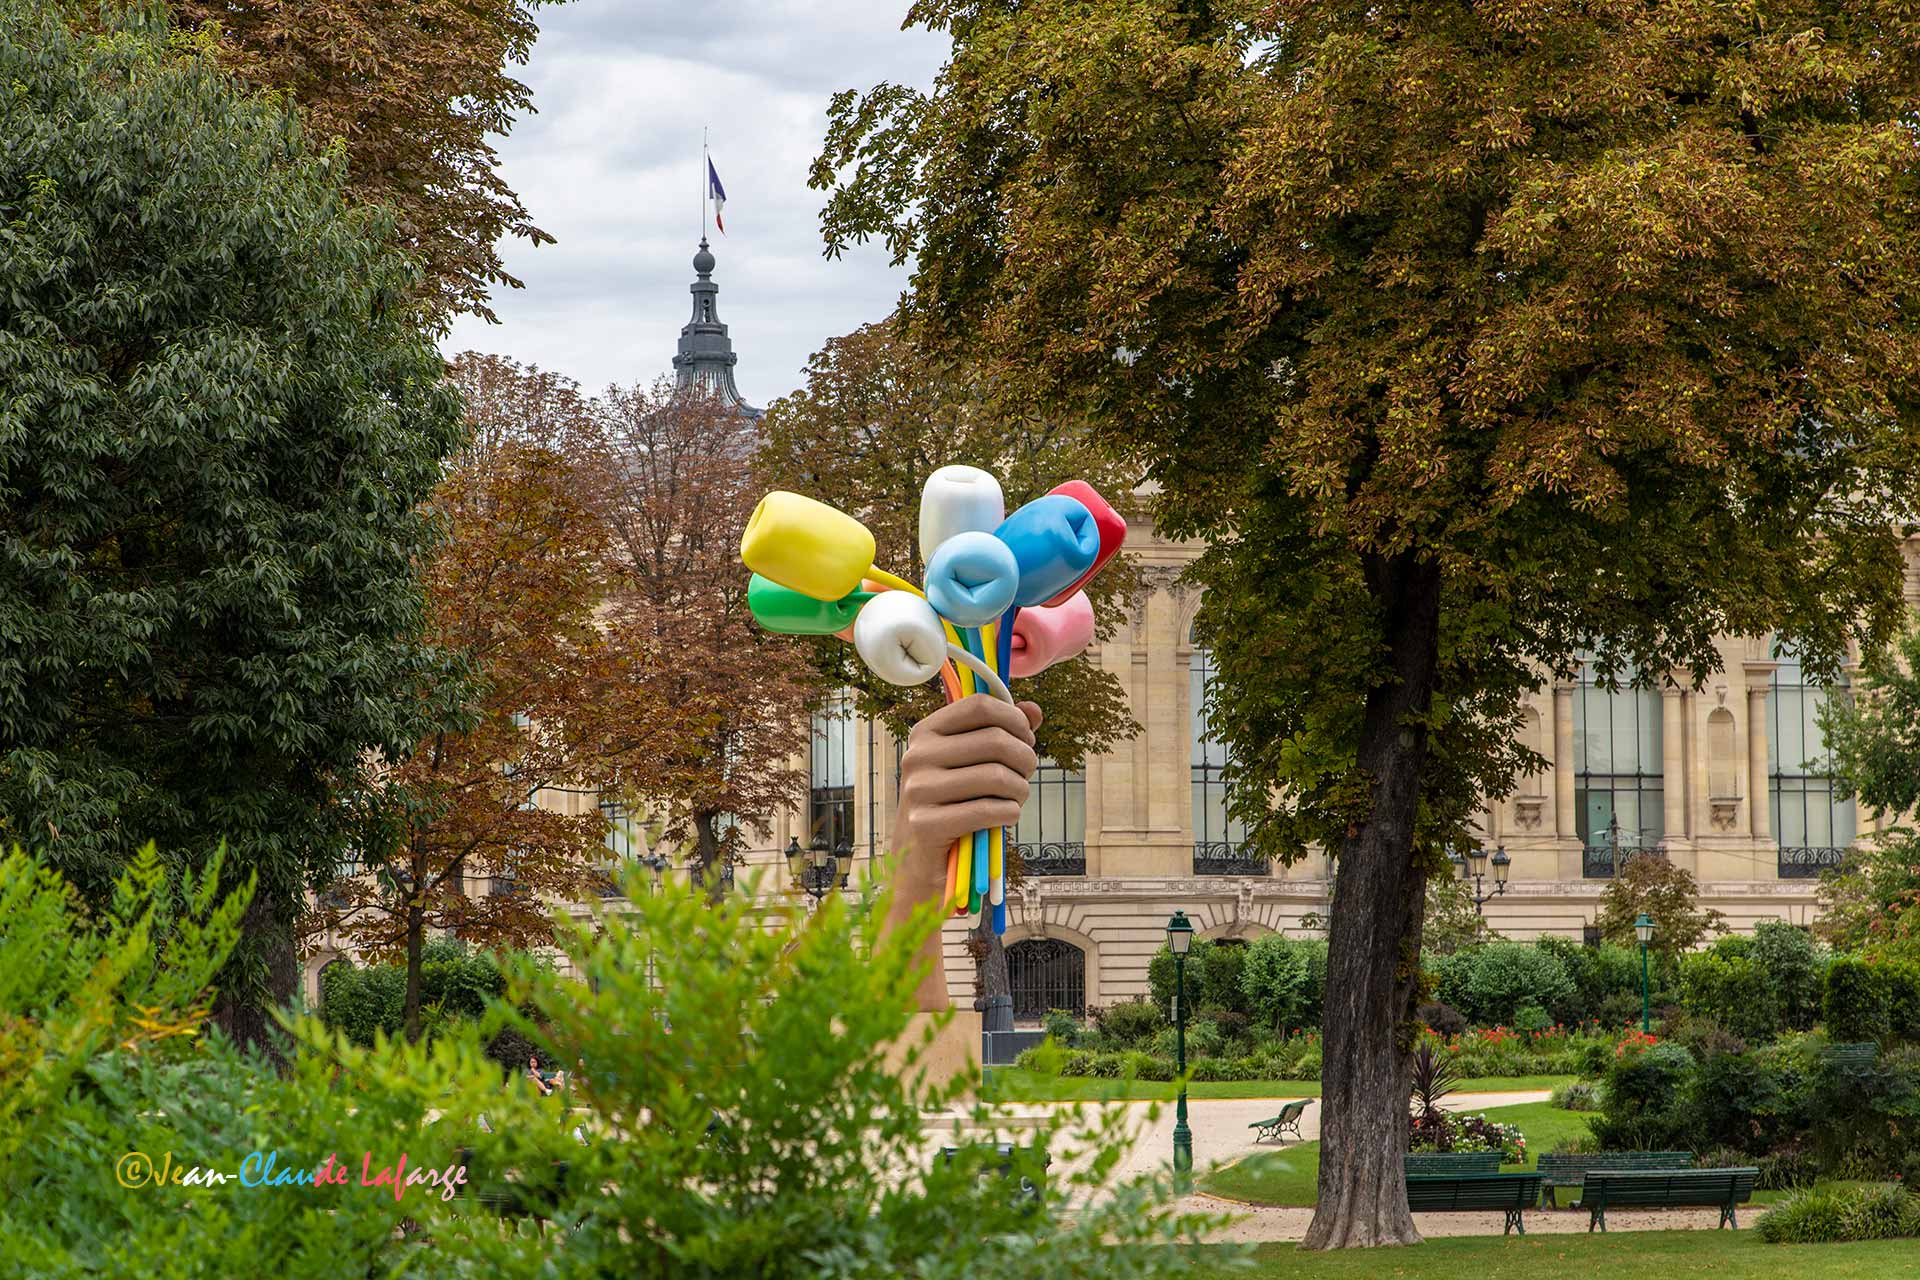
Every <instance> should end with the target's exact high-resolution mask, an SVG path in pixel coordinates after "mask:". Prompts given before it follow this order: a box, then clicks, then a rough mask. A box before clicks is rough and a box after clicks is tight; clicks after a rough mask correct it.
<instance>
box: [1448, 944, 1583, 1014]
mask: <svg viewBox="0 0 1920 1280" xmlns="http://www.w3.org/2000/svg"><path fill="white" fill-rule="evenodd" d="M1439 977H1440V991H1439V995H1440V998H1441V999H1442V1000H1444V1001H1445V1002H1446V1003H1448V1004H1450V1005H1452V1006H1454V1007H1455V1008H1456V1009H1459V1010H1460V1011H1461V1012H1463V1013H1465V1014H1466V1015H1467V1016H1468V1017H1469V1018H1471V1019H1473V1020H1474V1021H1475V1022H1476V1023H1479V1024H1481V1025H1483V1026H1511V1025H1512V1024H1513V1020H1514V1014H1515V1013H1516V1012H1518V1011H1519V1009H1520V1007H1521V1006H1522V1005H1527V1004H1534V1005H1540V1006H1542V1007H1545V1008H1552V1007H1555V1006H1561V1005H1565V1004H1567V1003H1569V1002H1570V1001H1571V1000H1572V999H1573V997H1574V995H1575V988H1574V985H1573V979H1572V978H1570V977H1568V976H1567V971H1566V968H1565V966H1564V965H1562V964H1561V962H1560V960H1559V958H1558V957H1556V956H1555V955H1554V954H1553V953H1552V952H1549V951H1543V950H1541V949H1540V948H1538V947H1533V946H1528V945H1525V944H1522V943H1516V942H1495V943H1490V944H1488V945H1487V946H1484V947H1476V948H1473V949H1472V950H1468V951H1461V952H1457V953H1455V954H1454V955H1452V956H1448V957H1446V958H1445V962H1444V964H1443V967H1442V968H1441V969H1440V972H1439Z"/></svg>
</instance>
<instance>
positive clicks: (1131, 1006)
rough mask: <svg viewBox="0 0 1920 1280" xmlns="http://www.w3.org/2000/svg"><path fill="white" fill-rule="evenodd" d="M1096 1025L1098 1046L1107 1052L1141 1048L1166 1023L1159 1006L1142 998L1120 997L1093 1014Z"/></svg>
mask: <svg viewBox="0 0 1920 1280" xmlns="http://www.w3.org/2000/svg"><path fill="white" fill-rule="evenodd" d="M1093 1018H1094V1023H1095V1025H1096V1026H1098V1027H1099V1029H1100V1038H1099V1041H1100V1047H1101V1048H1102V1049H1104V1050H1107V1051H1108V1052H1113V1051H1117V1050H1121V1049H1135V1048H1144V1047H1146V1046H1147V1045H1148V1044H1151V1043H1152V1042H1153V1037H1154V1033H1155V1032H1157V1031H1159V1030H1160V1028H1161V1027H1163V1026H1165V1025H1166V1019H1164V1018H1163V1017H1161V1015H1160V1010H1158V1009H1157V1008H1155V1007H1154V1006H1153V1005H1152V1004H1150V1003H1148V1002H1147V1001H1145V1000H1123V1001H1121V1002H1120V1003H1119V1004H1111V1005H1108V1006H1107V1007H1106V1008H1104V1009H1101V1010H1099V1011H1098V1012H1096V1013H1095V1014H1094V1015H1093Z"/></svg>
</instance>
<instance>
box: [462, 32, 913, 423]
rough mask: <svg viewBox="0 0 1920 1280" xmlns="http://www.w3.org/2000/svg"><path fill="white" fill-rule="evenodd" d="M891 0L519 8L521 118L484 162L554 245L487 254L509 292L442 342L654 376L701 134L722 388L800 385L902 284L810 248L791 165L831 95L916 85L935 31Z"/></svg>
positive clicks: (678, 287)
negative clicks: (707, 144) (714, 213)
mask: <svg viewBox="0 0 1920 1280" xmlns="http://www.w3.org/2000/svg"><path fill="white" fill-rule="evenodd" d="M906 8H907V0H700V2H695V3H667V2H666V0H571V3H567V4H564V5H559V6H557V7H550V8H549V7H543V8H541V9H540V10H539V11H538V16H539V19H540V24H541V31H540V41H539V44H538V45H536V46H535V48H534V51H533V59H532V61H531V63H529V65H528V66H527V67H525V68H523V69H522V71H521V78H522V79H524V80H525V81H526V82H527V83H528V84H529V85H530V86H531V87H532V89H533V99H534V105H535V107H536V108H537V109H538V114H536V115H534V116H532V117H530V118H527V119H523V120H521V121H520V122H519V124H518V125H516V127H515V128H514V131H513V133H512V135H511V136H510V137H508V138H507V139H506V140H505V141H504V142H503V143H501V144H500V155H501V161H502V170H503V172H504V173H505V175H506V179H507V182H508V183H509V185H511V186H512V187H513V188H514V190H516V191H518V192H519V193H520V197H521V199H522V200H523V201H524V202H525V204H526V206H527V208H528V210H529V211H530V212H531V213H532V215H533V219H534V224H535V225H536V226H539V227H541V228H542V229H544V230H545V231H547V232H548V233H550V234H551V235H553V236H555V237H557V238H558V240H559V243H558V244H550V245H542V246H541V247H540V248H538V249H534V248H530V247H528V246H527V244H526V242H525V241H522V240H508V241H506V242H505V243H504V244H503V246H502V254H503V256H504V257H505V259H506V264H507V269H508V270H509V271H511V272H512V273H513V274H514V275H516V276H518V277H519V278H520V279H521V280H523V281H525V282H526V288H525V289H504V290H498V291H496V293H495V295H494V298H493V308H494V310H495V311H496V312H498V313H499V316H500V320H501V323H500V324H498V325H491V324H487V323H486V322H485V321H481V320H476V319H472V318H468V317H463V318H462V319H461V320H459V321H458V322H456V324H455V325H454V329H453V333H452V335H451V337H450V338H449V340H448V341H447V343H446V344H445V345H446V350H447V351H448V352H449V353H451V352H456V351H466V350H478V351H486V352H493V353H497V354H500V355H506V356H512V357H513V358H514V359H517V360H521V361H526V362H530V363H533V364H536V365H539V366H540V367H541V368H543V369H549V370H552V371H554V372H556V373H564V374H566V375H568V376H569V377H572V378H575V379H577V380H578V381H580V382H581V383H583V384H584V385H585V386H586V387H587V388H588V389H589V390H595V391H597V390H599V389H600V388H602V387H604V386H605V385H606V384H607V383H609V382H620V383H623V384H624V383H632V382H636V381H651V380H652V379H653V378H654V377H655V376H658V375H660V374H663V373H667V372H669V371H670V370H671V367H672V366H671V363H670V362H671V360H672V358H673V351H674V345H675V343H676V342H677V341H678V339H679V336H680V326H681V325H683V324H685V323H686V322H687V317H688V315H689V313H690V311H691V306H692V302H691V298H690V296H689V295H688V293H687V285H688V284H689V283H690V282H691V281H692V280H693V268H692V266H691V260H692V257H693V253H694V249H695V247H696V244H697V242H698V240H699V236H700V180H701V169H700V133H701V129H702V128H703V127H704V128H708V129H709V130H710V131H711V137H712V148H713V163H714V167H715V168H716V169H717V170H719V173H720V180H721V182H722V183H724V184H725V186H726V189H727V209H726V214H725V217H726V222H727V234H725V235H720V234H718V233H710V238H711V240H712V245H713V252H714V255H715V257H716V258H717V259H718V260H719V263H718V266H717V267H716V268H715V270H714V280H715V281H716V282H717V283H718V284H719V286H720V318H721V319H722V320H723V321H725V322H726V323H727V325H728V326H729V328H730V329H731V332H732V337H733V346H734V350H735V351H736V352H738V353H739V356H740V363H739V365H738V366H737V368H736V369H735V375H736V379H737V381H738V383H739V386H740V391H741V393H742V394H743V395H745V396H746V398H747V399H748V400H749V401H750V402H752V403H754V404H757V405H761V406H765V405H767V404H768V403H770V402H771V401H773V400H775V399H777V398H778V397H780V396H782V395H785V394H786V393H787V392H789V391H791V390H793V389H794V388H795V387H797V386H799V385H800V383H801V382H802V380H803V379H802V374H803V370H804V368H805V366H806V361H807V357H808V356H809V355H811V354H812V353H813V352H814V351H816V350H818V349H819V347H820V344H821V343H822V342H823V341H824V340H825V339H827V338H831V337H833V336H835V335H837V334H841V333H845V332H847V331H849V330H851V329H854V328H857V327H858V326H859V325H861V324H864V323H866V322H868V321H871V320H878V319H880V318H881V317H883V316H885V315H886V314H887V313H888V312H889V311H890V310H891V309H892V308H893V304H894V301H895V300H896V298H897V297H898V296H899V293H900V290H901V288H902V287H903V286H904V284H905V272H904V270H900V271H896V270H892V269H890V268H889V267H888V266H887V261H886V256H885V253H884V251H883V250H881V249H880V248H878V247H875V246H867V247H864V248H862V249H860V250H858V251H855V252H853V253H850V254H848V255H847V256H845V257H843V258H841V259H839V260H837V261H833V262H829V261H827V260H826V259H825V258H823V257H821V253H820V243H821V242H820V229H819V211H820V203H821V194H820V193H819V192H816V191H813V190H810V189H809V188H808V186H807V166H808V165H809V164H810V163H811V162H812V160H813V158H814V156H815V155H817V154H818V153H819V149H820V142H821V139H822V138H823V137H824V136H825V128H826V107H827V100H828V98H829V96H830V95H832V94H833V93H834V92H836V91H838V90H841V89H866V88H868V87H870V86H871V85H873V84H874V83H876V82H878V81H880V80H893V81H904V82H908V83H912V84H915V85H919V86H921V87H925V86H927V85H928V84H930V83H931V81H932V78H933V75H934V73H935V72H936V71H937V70H938V68H939V66H940V62H941V59H942V55H943V53H944V52H945V47H946V42H945V39H944V37H940V36H935V35H932V34H929V33H928V32H926V31H924V30H920V29H917V28H916V29H915V30H913V31H905V32H903V31H901V30H900V22H901V19H902V18H903V17H904V15H905V13H906Z"/></svg>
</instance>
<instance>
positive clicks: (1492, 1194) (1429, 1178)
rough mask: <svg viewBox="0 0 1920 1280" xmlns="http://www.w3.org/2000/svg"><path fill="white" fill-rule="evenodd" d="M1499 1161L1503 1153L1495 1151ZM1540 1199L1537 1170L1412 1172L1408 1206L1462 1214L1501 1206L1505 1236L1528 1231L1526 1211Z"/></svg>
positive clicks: (1408, 1189)
mask: <svg viewBox="0 0 1920 1280" xmlns="http://www.w3.org/2000/svg"><path fill="white" fill-rule="evenodd" d="M1491 1154H1492V1155H1493V1156H1494V1158H1495V1159H1496V1160H1497V1159H1498V1158H1499V1154H1500V1153H1499V1152H1497V1151H1496V1152H1493V1153H1491ZM1539 1200H1540V1175H1539V1174H1537V1173H1409V1174H1408V1175H1407V1208H1408V1209H1410V1210H1412V1211H1413V1212H1414V1213H1459V1212H1461V1211H1462V1210H1467V1209H1498V1210H1500V1211H1501V1212H1502V1213H1504V1214H1505V1215H1506V1221H1505V1224H1504V1225H1503V1226H1502V1227H1501V1228H1500V1234H1501V1235H1507V1234H1509V1233H1510V1232H1513V1231H1518V1232H1519V1233H1520V1234H1521V1235H1525V1234H1527V1224H1526V1221H1525V1219H1524V1218H1522V1216H1521V1215H1522V1214H1524V1213H1525V1212H1526V1211H1527V1210H1528V1209H1531V1208H1533V1207H1534V1205H1535V1204H1537V1203H1538V1202H1539Z"/></svg>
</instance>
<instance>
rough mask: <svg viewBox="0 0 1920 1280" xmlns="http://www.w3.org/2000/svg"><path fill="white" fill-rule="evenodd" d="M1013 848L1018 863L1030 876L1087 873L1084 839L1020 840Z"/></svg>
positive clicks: (1079, 874)
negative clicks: (1018, 856)
mask: <svg viewBox="0 0 1920 1280" xmlns="http://www.w3.org/2000/svg"><path fill="white" fill-rule="evenodd" d="M1013 847H1014V849H1015V850H1017V851H1018V852H1019V854H1020V865H1021V867H1022V868H1023V869H1025V871H1026V873H1027V874H1028V875H1030V876H1083V875H1085V874H1087V843H1086V841H1084V840H1044V841H1040V842H1037V843H1034V842H1028V841H1021V842H1020V843H1018V844H1015V845H1014V846H1013Z"/></svg>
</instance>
